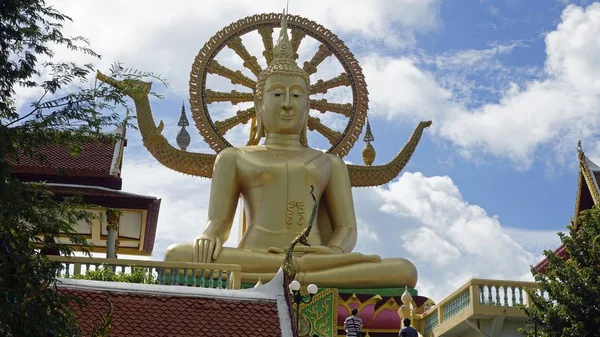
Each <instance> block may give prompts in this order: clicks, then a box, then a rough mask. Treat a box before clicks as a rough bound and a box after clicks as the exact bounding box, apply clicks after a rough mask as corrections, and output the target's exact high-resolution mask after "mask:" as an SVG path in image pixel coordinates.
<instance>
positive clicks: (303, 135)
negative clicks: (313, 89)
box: [300, 103, 310, 147]
mask: <svg viewBox="0 0 600 337" xmlns="http://www.w3.org/2000/svg"><path fill="white" fill-rule="evenodd" d="M309 104H310V103H309ZM306 110H307V111H306V117H305V118H304V127H302V133H301V134H300V144H302V145H303V146H304V147H308V118H309V117H310V105H307V109H306Z"/></svg>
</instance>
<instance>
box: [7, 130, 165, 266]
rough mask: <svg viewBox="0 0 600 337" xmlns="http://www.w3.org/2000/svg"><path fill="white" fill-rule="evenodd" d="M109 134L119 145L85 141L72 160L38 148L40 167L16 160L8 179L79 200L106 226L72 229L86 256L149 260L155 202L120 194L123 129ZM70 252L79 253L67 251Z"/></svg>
mask: <svg viewBox="0 0 600 337" xmlns="http://www.w3.org/2000/svg"><path fill="white" fill-rule="evenodd" d="M115 132H118V133H120V134H122V136H123V140H117V141H115V142H109V141H99V140H97V139H90V140H88V141H86V142H85V143H84V144H83V146H82V149H81V153H80V154H78V155H72V154H71V153H70V150H69V148H68V147H67V146H61V145H54V144H50V145H47V146H44V147H43V148H41V149H39V150H40V153H41V154H42V155H43V156H44V157H45V158H44V159H45V160H44V161H43V162H42V161H40V160H37V159H36V158H32V157H30V156H21V157H20V160H19V161H18V162H17V163H14V165H15V166H14V167H13V172H12V176H13V177H14V178H17V179H20V180H21V181H25V182H41V183H44V184H45V185H47V186H48V187H49V188H50V190H51V191H52V193H54V195H55V196H56V197H57V198H59V199H60V198H64V197H69V196H74V195H77V196H80V197H82V198H83V201H84V202H85V203H86V204H87V205H90V208H89V209H88V211H89V212H91V213H94V214H96V215H98V218H100V217H102V218H104V219H107V220H110V221H109V222H111V223H109V225H110V226H101V221H100V220H96V221H94V222H93V223H92V224H91V225H89V224H87V223H83V222H82V223H80V224H78V227H77V232H78V233H79V234H81V235H82V236H83V237H85V238H86V239H87V240H88V242H89V243H90V244H92V248H91V253H92V254H93V253H103V254H104V253H106V254H107V256H108V257H113V258H114V257H116V256H117V254H127V255H143V256H150V255H151V254H152V249H153V247H154V236H155V234H156V226H157V223H158V213H159V210H160V202H161V200H160V199H157V198H155V197H151V196H145V195H138V194H134V193H128V192H125V191H123V190H121V187H122V179H121V167H122V164H123V151H124V148H125V146H126V145H127V141H126V139H124V136H125V130H124V129H123V128H119V129H118V130H116V131H115ZM116 210H118V212H115V211H116ZM111 211H112V212H113V213H115V214H116V213H119V214H118V216H117V217H114V216H113V217H111V216H110V215H111V214H110V213H111ZM107 212H108V213H109V214H108V215H107ZM55 239H57V240H63V241H64V240H68V239H66V238H60V237H59V238H55ZM73 249H74V250H78V249H79V247H77V246H73Z"/></svg>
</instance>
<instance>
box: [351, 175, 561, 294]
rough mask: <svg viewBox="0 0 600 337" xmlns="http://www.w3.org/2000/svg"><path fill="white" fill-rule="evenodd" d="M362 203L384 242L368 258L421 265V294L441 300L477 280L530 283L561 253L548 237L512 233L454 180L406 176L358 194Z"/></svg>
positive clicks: (362, 215)
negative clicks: (548, 252) (547, 253)
mask: <svg viewBox="0 0 600 337" xmlns="http://www.w3.org/2000/svg"><path fill="white" fill-rule="evenodd" d="M354 199H355V204H356V207H357V217H358V218H359V219H360V220H363V221H368V222H369V223H370V224H373V225H372V227H371V230H372V231H375V232H377V233H378V234H379V238H380V240H379V241H378V242H377V244H376V245H370V246H369V247H368V249H367V251H366V253H375V254H380V255H381V256H383V257H406V258H408V259H410V260H411V261H413V263H415V265H416V266H417V269H418V271H419V283H418V285H417V288H418V290H419V291H420V293H421V294H424V295H426V296H430V297H432V298H433V299H434V300H436V301H439V300H441V299H442V298H443V297H444V296H446V295H448V294H450V293H451V292H452V291H454V290H455V289H456V287H458V286H460V285H462V284H463V283H464V282H466V281H467V280H468V279H470V278H473V277H480V278H492V279H493V278H496V279H523V278H525V277H527V275H528V274H529V266H530V265H532V264H536V263H537V262H539V256H540V253H541V250H542V249H553V248H556V247H555V243H556V240H555V239H552V237H551V235H549V234H547V233H546V232H537V231H516V230H513V231H510V230H508V231H507V230H506V229H504V228H503V227H502V225H501V223H500V221H499V219H498V218H497V217H496V216H490V215H488V214H487V213H486V211H485V210H484V209H482V208H481V207H479V206H477V205H473V204H469V203H468V202H467V201H465V200H464V199H463V198H462V195H461V193H460V191H459V189H458V187H457V186H456V185H455V184H454V182H453V181H452V179H451V178H450V177H447V176H433V177H425V176H424V175H423V174H421V173H419V172H417V173H404V174H402V175H401V176H400V177H399V178H398V179H397V180H395V181H394V182H392V183H390V184H389V185H388V186H385V187H378V188H373V189H360V190H355V191H354ZM359 224H360V221H359ZM513 234H514V235H517V236H518V238H519V241H518V242H517V241H515V239H513V238H512V236H511V235H513ZM531 239H534V240H531ZM532 242H536V244H535V246H532ZM530 246H531V247H530ZM360 248H362V247H360ZM538 249H539V250H538Z"/></svg>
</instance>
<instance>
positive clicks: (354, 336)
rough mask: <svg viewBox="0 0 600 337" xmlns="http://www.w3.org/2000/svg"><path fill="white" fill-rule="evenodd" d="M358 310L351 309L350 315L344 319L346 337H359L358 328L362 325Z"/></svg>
mask: <svg viewBox="0 0 600 337" xmlns="http://www.w3.org/2000/svg"><path fill="white" fill-rule="evenodd" d="M357 315H358V310H357V309H356V308H355V309H352V316H348V317H347V318H346V320H345V321H344V329H345V330H346V336H348V337H360V330H361V329H362V327H363V323H362V319H360V317H358V316H357Z"/></svg>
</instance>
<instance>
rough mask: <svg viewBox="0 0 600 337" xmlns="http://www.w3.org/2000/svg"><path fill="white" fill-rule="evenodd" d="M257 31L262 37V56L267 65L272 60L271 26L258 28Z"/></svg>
mask: <svg viewBox="0 0 600 337" xmlns="http://www.w3.org/2000/svg"><path fill="white" fill-rule="evenodd" d="M258 33H259V34H260V37H261V38H262V42H263V46H265V50H264V51H263V56H264V57H265V60H267V66H268V65H269V64H271V61H273V27H265V28H259V29H258Z"/></svg>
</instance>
